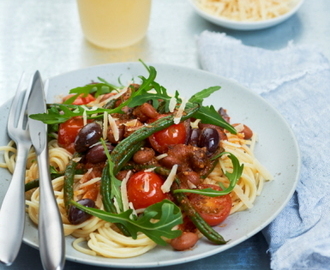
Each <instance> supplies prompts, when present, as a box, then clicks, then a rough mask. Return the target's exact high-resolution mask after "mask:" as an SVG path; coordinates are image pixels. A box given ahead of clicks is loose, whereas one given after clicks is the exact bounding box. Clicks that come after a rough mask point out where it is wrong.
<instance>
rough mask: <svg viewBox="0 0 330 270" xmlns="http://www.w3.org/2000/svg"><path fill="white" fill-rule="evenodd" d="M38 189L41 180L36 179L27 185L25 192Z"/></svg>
mask: <svg viewBox="0 0 330 270" xmlns="http://www.w3.org/2000/svg"><path fill="white" fill-rule="evenodd" d="M38 187H39V179H34V180H32V181H30V182H28V183H26V184H25V186H24V191H25V192H27V191H29V190H31V189H34V188H38Z"/></svg>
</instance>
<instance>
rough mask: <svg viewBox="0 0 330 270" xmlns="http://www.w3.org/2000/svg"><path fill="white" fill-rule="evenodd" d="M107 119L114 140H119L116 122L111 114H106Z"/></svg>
mask: <svg viewBox="0 0 330 270" xmlns="http://www.w3.org/2000/svg"><path fill="white" fill-rule="evenodd" d="M108 120H109V124H110V128H111V130H112V133H113V137H114V139H115V141H116V142H117V141H118V140H119V128H118V126H117V124H116V121H115V119H114V118H113V117H112V116H111V114H108Z"/></svg>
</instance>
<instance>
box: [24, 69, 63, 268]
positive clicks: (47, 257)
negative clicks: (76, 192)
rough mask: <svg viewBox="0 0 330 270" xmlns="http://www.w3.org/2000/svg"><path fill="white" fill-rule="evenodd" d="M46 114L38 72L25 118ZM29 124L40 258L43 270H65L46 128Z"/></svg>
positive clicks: (36, 124)
mask: <svg viewBox="0 0 330 270" xmlns="http://www.w3.org/2000/svg"><path fill="white" fill-rule="evenodd" d="M46 110H47V109H46V100H45V93H44V85H43V82H42V79H41V76H40V73H39V71H36V72H35V74H34V76H33V81H32V90H31V95H30V98H29V102H28V115H31V114H39V113H45V112H46ZM28 121H29V131H30V137H31V141H32V145H33V147H34V149H35V152H36V154H37V162H38V170H39V188H40V198H39V221H38V223H39V224H38V238H39V252H40V258H41V262H42V265H43V268H44V269H47V270H48V269H49V270H53V269H54V270H55V269H56V270H60V269H63V267H64V261H65V259H64V254H65V245H64V234H63V225H62V220H61V216H60V213H59V209H58V206H57V203H56V199H55V195H54V190H53V187H52V185H51V179H50V171H49V162H48V159H49V156H48V145H47V125H46V124H44V123H43V122H41V121H38V120H34V119H31V118H29V120H28Z"/></svg>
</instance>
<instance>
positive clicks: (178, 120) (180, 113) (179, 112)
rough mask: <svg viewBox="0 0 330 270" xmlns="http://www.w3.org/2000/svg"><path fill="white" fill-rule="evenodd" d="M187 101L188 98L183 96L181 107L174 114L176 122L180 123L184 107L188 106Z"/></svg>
mask: <svg viewBox="0 0 330 270" xmlns="http://www.w3.org/2000/svg"><path fill="white" fill-rule="evenodd" d="M187 101H188V100H186V99H184V98H182V102H181V104H180V107H179V109H178V110H177V112H176V113H175V115H174V124H179V123H180V120H181V117H182V114H183V111H184V108H185V107H186V103H187Z"/></svg>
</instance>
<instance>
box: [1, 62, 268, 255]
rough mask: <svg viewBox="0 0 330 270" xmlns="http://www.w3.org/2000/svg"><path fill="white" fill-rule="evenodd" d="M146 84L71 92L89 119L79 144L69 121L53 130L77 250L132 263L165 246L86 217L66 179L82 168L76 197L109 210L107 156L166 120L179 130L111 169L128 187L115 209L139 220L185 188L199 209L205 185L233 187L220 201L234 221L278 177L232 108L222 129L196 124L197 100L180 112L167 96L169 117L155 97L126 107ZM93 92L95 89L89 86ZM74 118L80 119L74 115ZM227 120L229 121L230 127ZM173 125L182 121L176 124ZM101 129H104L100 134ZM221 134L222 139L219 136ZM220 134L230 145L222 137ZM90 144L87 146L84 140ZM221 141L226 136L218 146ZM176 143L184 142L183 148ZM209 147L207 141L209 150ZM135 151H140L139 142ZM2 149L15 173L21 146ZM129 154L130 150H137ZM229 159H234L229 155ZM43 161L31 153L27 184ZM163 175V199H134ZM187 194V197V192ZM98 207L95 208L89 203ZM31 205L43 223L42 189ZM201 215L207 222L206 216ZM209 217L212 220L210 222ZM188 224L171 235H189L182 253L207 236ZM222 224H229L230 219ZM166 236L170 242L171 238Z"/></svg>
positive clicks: (53, 160) (61, 202) (148, 141)
mask: <svg viewBox="0 0 330 270" xmlns="http://www.w3.org/2000/svg"><path fill="white" fill-rule="evenodd" d="M149 68H150V67H149ZM144 82H145V80H144V81H143V82H142V84H131V85H129V86H128V87H124V88H122V89H119V90H118V89H110V90H109V91H108V92H107V93H101V94H98V95H97V94H95V92H92V94H88V95H82V94H81V93H79V94H78V95H75V96H73V95H72V94H70V95H69V96H67V97H66V98H65V99H64V100H68V99H70V98H72V97H74V99H73V101H72V103H71V104H73V105H74V106H79V107H80V108H83V112H82V114H81V116H80V117H77V118H75V117H74V119H75V120H74V121H76V120H77V119H78V121H79V122H80V123H81V126H80V128H79V129H77V130H76V131H75V132H76V133H75V134H76V135H75V136H74V140H73V141H70V142H69V141H68V140H67V139H68V138H67V137H65V138H61V136H62V137H63V134H62V133H61V132H60V131H59V130H61V128H63V126H65V125H67V122H68V121H69V120H68V121H66V122H65V123H60V124H59V125H58V128H59V129H58V130H57V129H55V131H54V130H51V131H50V133H51V137H52V138H53V139H51V140H50V141H49V143H48V145H49V165H50V166H51V168H53V170H54V171H56V173H54V176H53V180H52V185H53V188H54V192H55V197H56V201H57V204H58V206H59V210H60V213H61V217H62V221H63V225H64V232H65V235H66V236H68V235H71V236H73V237H75V238H76V240H74V241H73V247H74V248H75V249H77V250H78V251H80V252H83V253H86V254H89V255H94V256H103V257H109V258H127V257H134V256H139V255H141V254H144V253H146V252H148V251H149V250H151V249H153V248H154V247H155V246H156V245H157V243H158V242H157V240H155V238H153V237H150V235H146V234H145V233H144V232H138V233H137V234H136V235H133V236H132V235H131V236H127V235H125V233H124V232H123V231H121V229H120V227H118V225H116V224H117V223H115V222H107V221H106V220H105V219H102V218H100V217H99V216H97V214H95V215H93V214H91V215H86V213H85V212H84V211H82V210H81V209H80V210H79V208H75V207H74V206H73V205H69V206H68V205H67V204H68V201H67V198H66V185H67V182H66V181H67V180H66V179H65V178H66V177H67V176H65V175H63V173H64V172H65V171H66V170H67V169H68V167H69V166H70V164H71V163H72V162H73V163H74V164H76V165H77V167H76V170H75V173H74V175H73V178H72V188H73V194H72V198H71V199H72V200H73V201H75V202H82V201H84V203H86V206H87V207H89V208H90V209H92V208H93V209H94V208H95V209H99V210H101V211H104V212H108V210H107V206H106V204H105V201H104V197H105V193H102V192H103V191H102V188H103V187H102V185H103V181H105V180H104V171H105V169H104V168H107V165H106V164H110V165H111V162H110V161H109V160H107V159H109V156H107V155H106V153H107V151H108V155H110V156H111V155H114V156H115V154H114V153H115V152H116V150H117V148H119V147H117V146H118V145H121V142H122V141H124V140H126V141H127V140H130V138H131V137H133V136H134V137H138V135H136V134H137V133H138V130H140V131H141V130H142V129H146V130H148V129H150V128H155V127H157V124H156V123H162V122H164V119H165V118H166V117H167V118H169V119H171V121H172V122H171V124H169V125H168V126H167V127H165V128H160V129H159V130H158V131H157V132H154V133H153V134H151V135H150V136H148V137H147V138H144V139H141V142H143V143H144V144H143V145H142V146H140V145H139V144H138V143H136V145H138V146H139V147H138V148H137V149H136V150H135V151H134V152H133V153H132V154H131V156H130V157H129V160H128V161H127V162H126V163H125V164H123V165H122V167H121V168H120V170H118V171H116V170H115V169H113V168H112V169H111V166H110V169H111V170H113V172H115V176H114V175H111V173H110V175H111V177H110V178H113V177H115V178H116V180H112V181H117V182H115V183H117V184H118V183H120V188H119V189H118V190H120V193H121V194H120V198H121V200H122V204H120V203H119V202H118V201H117V200H116V198H112V201H113V202H114V208H115V210H116V211H118V212H119V213H120V212H125V211H131V212H130V213H131V215H134V216H135V219H137V218H136V217H137V216H139V215H141V214H143V213H144V212H146V211H147V209H148V207H149V206H152V205H156V204H157V203H159V202H164V201H166V202H168V204H170V203H171V202H175V198H176V197H175V196H176V195H175V194H176V193H175V192H174V193H171V192H172V191H173V190H172V189H173V186H174V185H179V188H177V191H178V193H179V194H181V195H180V196H186V195H182V194H186V193H187V192H186V193H184V192H183V191H184V190H187V189H188V190H190V191H191V192H192V191H193V190H194V191H196V192H197V193H196V194H197V195H196V194H194V195H192V197H191V198H190V197H189V196H190V195H191V194H190V195H189V194H188V195H187V196H186V198H190V199H191V201H193V199H192V198H193V197H194V198H196V197H197V198H198V200H197V202H198V203H201V200H200V198H201V197H200V196H202V197H203V198H204V199H205V198H206V197H207V196H206V195H203V194H204V193H201V194H198V193H199V192H200V191H204V190H206V191H209V189H204V188H199V187H201V186H207V187H212V188H214V190H215V192H218V191H219V192H224V191H226V190H229V189H230V191H228V192H227V193H228V194H224V195H222V196H216V197H212V198H220V197H221V198H226V200H227V201H230V208H229V210H228V213H227V214H226V216H228V215H229V214H233V213H235V212H238V211H243V210H245V209H247V208H251V207H253V203H254V201H255V200H256V198H257V196H258V195H259V194H260V193H261V192H262V188H263V184H264V181H267V180H271V179H272V176H271V175H270V173H269V172H268V171H267V170H266V169H265V168H264V167H263V166H262V165H261V164H260V163H259V162H258V160H257V159H256V158H255V157H254V154H253V152H254V146H255V144H256V140H257V136H256V134H255V133H254V132H253V134H252V133H251V134H250V135H247V132H246V130H245V129H246V128H247V127H246V126H245V125H243V124H238V125H233V126H232V125H230V124H229V117H228V115H226V113H223V112H224V110H222V113H221V114H222V116H221V117H220V113H219V117H220V119H221V121H222V122H221V123H222V124H223V125H224V126H225V127H227V129H226V128H223V127H221V128H220V127H219V126H215V125H213V124H210V123H206V124H205V123H203V121H206V120H201V119H197V120H196V119H195V118H191V117H188V116H187V115H188V114H186V112H185V109H187V108H185V107H186V106H187V107H189V106H190V105H189V104H190V103H192V101H194V99H190V100H189V101H183V100H182V99H179V98H178V97H176V102H175V103H176V104H175V105H174V106H173V97H169V96H166V95H164V98H165V99H166V98H167V100H168V101H169V103H170V104H172V105H170V106H168V109H167V110H166V109H165V111H164V109H163V107H162V106H164V104H161V105H159V104H155V103H158V102H159V99H158V98H159V96H157V102H155V100H154V99H153V98H151V97H150V96H147V98H146V99H145V101H143V102H142V103H140V104H138V105H136V106H134V107H131V108H130V107H129V106H126V104H131V103H128V102H127V101H129V100H130V98H131V97H132V96H133V95H134V93H135V92H134V91H136V92H137V91H139V89H140V90H141V88H142V87H143V85H144V84H143V83H144ZM103 86H104V85H103ZM88 89H93V88H91V87H88ZM94 90H95V89H94ZM212 91H213V90H212ZM141 95H149V92H147V91H146V92H143V93H142V94H141ZM86 100H87V101H86ZM150 100H153V101H154V104H152V103H153V102H150ZM125 102H126V103H125ZM189 102H190V103H189ZM109 104H112V105H111V106H112V107H111V109H113V108H118V107H120V106H121V104H124V105H125V106H122V107H120V109H121V110H123V111H125V113H124V114H123V113H117V112H115V113H111V109H109V107H107V106H109ZM70 106H71V105H70ZM70 106H69V107H70ZM105 107H107V109H106V110H101V111H97V112H96V111H95V109H96V108H105ZM165 107H166V104H165ZM188 109H189V108H188ZM96 110H97V109H96ZM206 111H208V109H206ZM109 112H110V113H109ZM96 114H100V115H101V116H100V117H98V118H93V117H94V116H95V115H96ZM90 115H93V117H89V116H90ZM194 116H195V115H194ZM184 117H186V119H185V120H183V119H184ZM70 119H71V121H72V117H71V118H70ZM95 119H96V120H95ZM224 119H227V120H226V121H225V120H224ZM173 121H175V122H174V123H173ZM206 122H207V121H206ZM95 125H97V127H96V128H95ZM93 126H94V127H93ZM234 126H235V127H234ZM92 127H93V128H94V129H93V128H92ZM66 128H67V126H66ZM169 129H171V132H177V134H179V133H182V134H184V135H182V138H180V136H176V138H172V137H168V136H169V135H168V134H165V133H164V131H167V132H168V131H169ZM83 130H84V131H85V132H86V130H88V131H89V133H88V134H90V130H92V131H93V132H92V133H93V134H94V133H97V134H99V135H98V137H97V142H96V141H93V140H92V141H88V143H87V142H86V141H87V140H86V138H87V137H88V136H87V137H86V136H85V135H86V134H85V135H84V134H83ZM205 130H207V131H208V132H211V133H208V135H201V134H204V133H203V132H204V131H205ZM140 131H139V132H140ZM140 133H141V132H140ZM140 133H138V134H140ZM193 133H198V134H199V135H198V139H197V141H196V138H195V137H194V138H193V136H192V134H193ZM210 134H211V135H212V136H211V135H210ZM203 136H204V137H203ZM210 136H211V137H210ZM217 136H219V138H218V137H217ZM220 136H221V137H222V139H220ZM82 138H84V139H85V140H82ZM215 138H218V140H217V139H215ZM89 139H90V138H89ZM160 139H163V140H165V141H166V142H167V144H165V146H164V145H163V144H160V143H159V142H160V141H161V140H160ZM206 139H207V140H206ZM100 140H103V143H100V142H99V141H100ZM159 140H160V141H159ZM171 140H172V141H171ZM176 140H179V141H178V142H175V141H176ZM214 140H215V141H216V144H215V145H214V144H213V143H210V141H214ZM81 141H83V143H82V144H81V145H79V144H78V142H81ZM201 141H203V142H204V143H203V144H202V145H201ZM139 142H140V141H139ZM107 147H108V148H107ZM116 147H117V148H116ZM106 148H107V149H106ZM129 148H134V144H132V145H131V146H130V147H129ZM91 149H93V151H91ZM100 149H101V150H102V151H101V150H100ZM78 150H79V151H78ZM0 151H2V152H4V162H3V163H1V164H0V166H1V167H2V168H6V169H8V170H9V171H10V172H12V171H13V168H14V167H15V155H16V148H15V145H14V143H13V142H9V144H8V145H7V146H3V147H1V148H0ZM77 151H78V152H79V153H80V154H79V155H76V154H77V153H76V152H77ZM127 151H128V152H129V149H128V150H127ZM100 152H102V153H103V155H101V156H102V158H103V159H102V160H101V159H100V156H98V155H99V154H98V153H100ZM104 153H105V154H104ZM219 153H221V154H219ZM223 153H231V154H230V155H227V154H223ZM233 156H236V157H237V159H238V161H239V163H240V166H241V167H239V168H242V172H241V174H240V175H239V178H238V179H236V180H235V181H234V184H233V183H232V181H233V180H232V179H230V178H228V174H227V172H229V173H230V172H233V171H234V170H237V165H235V164H234V162H233ZM212 157H214V159H213V161H211V160H212ZM35 160H36V155H35V153H34V151H33V149H31V151H30V153H29V156H28V160H27V170H26V183H27V184H29V183H32V182H33V181H35V180H36V179H38V170H37V164H36V162H35ZM110 160H111V159H110ZM187 160H188V161H187ZM107 162H108V163H107ZM242 165H243V166H242ZM235 166H236V167H235ZM114 167H115V168H116V164H114ZM158 167H164V168H165V170H166V171H167V174H166V176H164V175H160V176H159V175H158V174H159V171H160V170H157V169H155V168H158ZM139 175H142V179H144V180H143V181H144V182H143V186H142V188H141V189H140V190H139V189H138V186H137V184H135V186H134V188H133V191H132V189H130V185H132V184H131V182H132V181H133V180H132V179H135V180H136V181H140V180H139V179H140V178H141V177H140V178H139ZM155 175H156V178H157V177H159V178H160V179H161V183H160V184H159V185H158V186H157V189H158V191H157V192H158V194H160V195H159V197H158V198H152V199H150V198H146V199H145V200H143V202H141V200H138V201H136V200H134V192H135V191H136V190H139V191H140V192H142V193H139V194H140V195H141V194H143V192H146V193H147V192H149V191H150V190H151V189H152V188H154V185H155V186H156V184H154V183H157V181H158V180H157V179H158V178H157V179H156V180H157V181H156V180H155V181H156V182H155V181H154V179H153V178H148V177H149V176H150V177H151V176H152V177H155ZM157 175H158V176H157ZM177 179H179V183H180V184H177V183H178V182H177ZM119 181H121V182H119ZM231 186H232V187H231ZM216 187H217V188H216ZM220 187H221V188H220ZM103 189H104V188H103ZM180 190H183V191H182V192H180ZM140 195H138V196H140ZM181 198H182V197H181ZM207 198H209V197H207ZM148 200H151V201H150V203H149V205H146V204H144V203H146V202H147V201H148ZM215 200H217V199H215ZM91 201H92V203H93V205H88V204H90V203H91ZM26 206H27V207H26V209H27V213H28V215H29V217H30V219H31V220H32V221H33V223H35V224H38V209H39V188H38V187H34V188H31V189H30V190H29V191H27V192H26ZM179 206H180V207H181V210H182V209H183V208H184V207H183V206H182V205H179ZM195 207H196V209H197V208H198V207H197V206H196V205H195ZM72 209H73V210H72ZM178 209H180V208H178ZM70 211H71V212H70ZM92 212H93V211H92ZM197 212H198V211H197ZM102 213H103V212H102ZM203 214H204V213H203ZM200 215H201V216H202V217H203V215H202V214H200ZM182 216H183V219H182V220H183V221H185V220H186V219H185V217H188V220H189V219H191V220H193V219H192V218H191V217H190V216H189V215H188V214H187V213H185V212H184V211H183V210H182ZM133 219H134V218H133ZM157 219H160V220H162V217H158V218H157ZM203 219H205V218H204V217H203ZM182 220H181V221H180V223H177V224H176V225H175V226H174V227H173V228H171V229H170V231H171V232H173V230H174V229H176V230H177V231H179V232H180V233H182V234H181V235H178V234H176V235H175V236H174V235H170V234H169V236H168V238H167V239H166V242H169V243H171V244H172V246H173V248H174V249H178V250H180V249H179V248H177V246H176V245H175V244H174V242H175V241H174V240H175V239H179V238H180V237H181V236H182V235H184V234H186V233H187V234H191V235H195V237H196V241H197V240H198V238H200V237H202V233H201V231H200V229H199V227H198V226H197V225H196V226H195V223H194V222H191V221H188V222H187V221H185V222H184V223H182ZM205 220H206V219H205ZM217 222H218V221H217ZM221 222H223V220H222V221H221ZM181 223H182V224H181ZM212 226H213V225H212ZM161 237H162V238H164V237H163V236H161ZM165 238H166V237H165ZM193 245H195V243H193ZM187 248H190V247H184V248H183V249H187Z"/></svg>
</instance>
